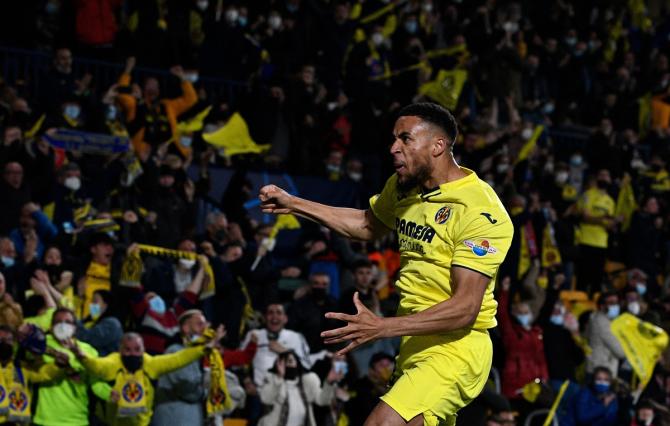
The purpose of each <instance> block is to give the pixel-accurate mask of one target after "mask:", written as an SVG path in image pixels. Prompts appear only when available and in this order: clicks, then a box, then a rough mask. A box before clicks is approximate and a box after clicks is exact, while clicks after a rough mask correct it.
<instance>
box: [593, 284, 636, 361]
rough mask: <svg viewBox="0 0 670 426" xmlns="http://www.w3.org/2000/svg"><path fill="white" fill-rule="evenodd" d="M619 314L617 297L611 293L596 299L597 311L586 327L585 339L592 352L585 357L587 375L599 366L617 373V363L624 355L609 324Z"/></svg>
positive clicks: (619, 307) (619, 308)
mask: <svg viewBox="0 0 670 426" xmlns="http://www.w3.org/2000/svg"><path fill="white" fill-rule="evenodd" d="M620 313H621V306H619V296H617V294H616V293H612V292H605V293H602V294H601V295H600V297H599V298H598V310H597V311H595V312H594V313H593V314H591V317H590V318H589V322H588V324H587V326H586V339H587V340H588V343H589V346H590V347H591V350H592V351H591V354H590V355H588V356H587V357H586V372H587V373H595V369H596V367H599V366H602V367H605V368H607V369H608V370H609V371H613V372H618V371H619V361H620V360H622V359H624V358H625V356H626V354H625V353H624V351H623V348H622V347H621V344H620V343H619V341H618V340H617V339H616V337H614V334H612V330H611V324H612V321H613V320H614V319H615V318H616V317H618V316H619V314H620Z"/></svg>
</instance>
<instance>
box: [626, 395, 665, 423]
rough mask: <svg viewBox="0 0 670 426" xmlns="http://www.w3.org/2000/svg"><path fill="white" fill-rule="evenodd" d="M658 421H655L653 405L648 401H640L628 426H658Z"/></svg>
mask: <svg viewBox="0 0 670 426" xmlns="http://www.w3.org/2000/svg"><path fill="white" fill-rule="evenodd" d="M660 421H661V420H660V419H656V412H655V410H654V405H653V404H652V403H651V401H649V400H642V401H640V402H639V403H638V404H637V406H636V407H635V416H634V417H633V418H632V419H631V421H630V426H656V425H660V424H661V423H660Z"/></svg>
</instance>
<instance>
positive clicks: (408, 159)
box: [259, 103, 514, 426]
mask: <svg viewBox="0 0 670 426" xmlns="http://www.w3.org/2000/svg"><path fill="white" fill-rule="evenodd" d="M397 117H398V118H397V120H396V122H395V126H394V129H393V137H394V141H393V144H392V145H391V148H390V153H391V155H392V156H393V164H394V167H395V170H396V173H395V174H394V175H393V176H391V178H390V179H389V180H388V181H387V183H386V186H385V187H384V189H383V190H382V193H381V194H379V195H375V196H373V197H372V198H371V200H370V208H369V209H367V210H357V209H347V208H338V207H331V206H327V205H323V204H319V203H316V202H312V201H309V200H305V199H302V198H298V197H296V196H292V195H290V194H288V193H287V192H286V191H284V190H282V189H280V188H278V187H276V186H274V185H268V186H265V187H263V188H261V190H260V195H259V198H260V200H261V207H262V209H263V212H265V213H279V214H282V213H283V214H286V213H293V214H296V215H299V216H303V217H306V218H308V219H311V220H314V221H316V222H318V223H321V224H323V225H325V226H328V227H329V228H331V229H333V230H334V231H336V232H339V233H341V234H343V235H344V236H346V237H349V238H353V239H358V240H367V241H369V240H373V239H375V238H378V237H380V236H381V235H383V234H385V233H386V232H388V231H389V230H395V232H396V233H397V234H398V239H399V245H400V252H401V264H402V267H401V269H400V272H399V278H398V280H397V281H396V283H395V287H396V288H397V289H398V291H399V292H400V306H399V308H398V316H397V317H387V318H382V317H379V316H377V315H375V314H374V313H373V312H371V311H370V310H369V309H368V308H366V307H365V306H364V305H363V304H362V303H361V301H360V299H359V296H358V294H354V304H355V306H356V309H357V313H356V314H355V315H348V314H343V313H327V314H326V317H327V318H331V319H337V320H341V321H344V322H346V323H347V325H346V326H344V327H341V328H338V329H335V330H330V331H326V332H324V333H322V337H323V338H324V339H325V343H327V344H335V343H341V342H349V343H348V345H347V346H345V347H344V348H343V349H341V350H340V351H339V352H338V355H342V354H345V353H347V352H349V351H351V350H352V349H354V348H356V347H358V346H361V345H363V344H365V343H368V342H370V341H373V340H376V339H380V338H386V337H394V336H402V343H401V346H400V354H399V355H398V358H397V363H396V365H397V367H396V371H395V373H394V376H393V380H392V383H393V385H392V387H391V388H390V389H389V391H388V392H387V393H386V394H385V395H384V396H382V397H381V399H382V401H381V402H380V403H379V404H378V405H377V406H376V408H375V409H374V410H373V411H372V413H371V414H370V416H369V417H368V419H367V421H366V423H365V424H366V425H367V426H376V425H382V424H383V425H391V426H395V425H406V424H410V425H424V424H425V425H442V424H454V423H455V417H456V413H457V412H458V411H459V410H460V409H461V408H463V407H464V406H465V405H467V404H468V403H470V402H471V401H472V400H473V399H474V398H475V397H476V396H477V395H479V393H480V392H481V390H482V389H483V387H484V385H485V383H486V380H487V378H488V375H489V371H490V369H491V362H492V344H491V339H490V337H489V334H488V329H489V328H491V327H494V326H495V325H496V320H495V313H496V307H497V303H496V301H495V300H494V298H493V288H494V283H495V278H496V275H497V271H498V268H499V266H500V264H501V263H502V261H503V260H504V258H505V255H506V254H507V251H508V249H509V247H510V243H511V240H512V234H513V232H514V228H513V226H512V221H511V220H510V218H509V215H508V214H507V212H506V211H505V208H504V207H503V205H502V203H501V202H500V200H499V199H498V196H497V195H496V193H495V191H494V190H493V189H492V188H491V187H490V186H489V185H488V184H486V183H485V182H484V181H482V180H481V179H480V178H479V177H478V176H477V174H476V173H475V172H474V171H472V170H469V169H466V168H464V167H460V166H459V165H458V164H457V163H456V161H455V160H454V156H453V154H452V148H453V145H454V143H455V141H456V137H457V134H458V130H457V125H456V120H455V119H454V118H453V116H452V115H451V113H450V112H449V111H448V110H446V109H445V108H443V107H441V106H439V105H436V104H430V103H418V104H412V105H409V106H406V107H404V108H402V109H401V110H400V111H399V113H398V115H397Z"/></svg>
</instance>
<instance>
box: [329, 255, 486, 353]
mask: <svg viewBox="0 0 670 426" xmlns="http://www.w3.org/2000/svg"><path fill="white" fill-rule="evenodd" d="M452 280H453V283H454V285H455V289H456V290H455V292H454V295H453V296H452V297H451V298H450V299H447V300H445V301H444V302H440V303H438V304H437V305H434V306H431V307H430V308H428V309H426V310H425V311H421V312H417V313H415V314H411V315H405V316H401V317H390V318H381V317H378V316H377V315H375V314H374V313H372V312H371V311H370V310H369V309H368V308H366V307H365V306H364V305H363V303H361V301H360V300H359V298H358V293H356V294H354V305H356V309H357V313H356V315H347V314H343V313H335V312H328V313H327V314H326V318H331V319H337V320H340V321H345V322H347V325H346V326H345V327H341V328H337V329H334V330H329V331H324V332H323V333H321V337H323V338H324V341H325V343H326V344H334V343H341V342H347V341H348V342H350V343H349V345H347V346H346V347H345V348H344V349H342V350H340V351H339V352H338V355H341V354H345V353H347V352H349V351H350V350H352V349H354V348H355V347H357V346H360V345H363V344H365V343H367V342H370V341H372V340H376V339H380V338H384V337H395V336H421V335H426V334H439V333H447V332H449V331H454V330H459V329H461V328H466V327H471V326H472V324H474V322H475V320H476V319H477V315H478V314H479V310H480V308H481V305H482V300H483V299H484V293H485V292H486V287H487V286H488V283H489V281H490V280H491V279H490V278H489V277H487V276H485V275H482V274H480V273H479V272H475V271H472V270H469V269H466V268H461V267H454V268H453V269H452Z"/></svg>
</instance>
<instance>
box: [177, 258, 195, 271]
mask: <svg viewBox="0 0 670 426" xmlns="http://www.w3.org/2000/svg"><path fill="white" fill-rule="evenodd" d="M179 265H180V266H181V267H182V268H184V269H191V268H193V266H195V260H194V259H179Z"/></svg>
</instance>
